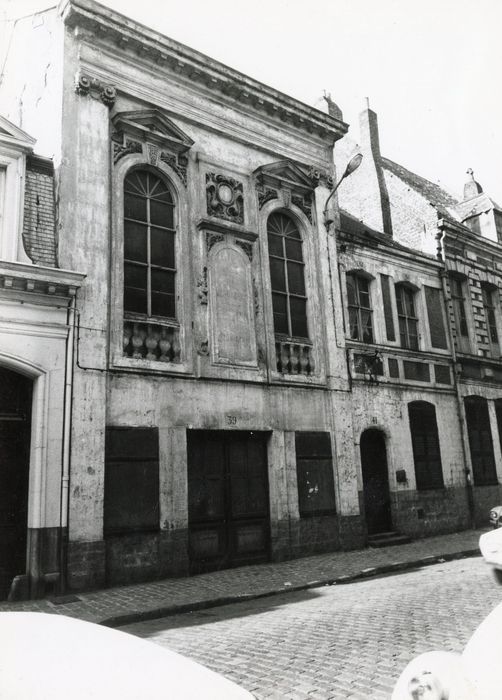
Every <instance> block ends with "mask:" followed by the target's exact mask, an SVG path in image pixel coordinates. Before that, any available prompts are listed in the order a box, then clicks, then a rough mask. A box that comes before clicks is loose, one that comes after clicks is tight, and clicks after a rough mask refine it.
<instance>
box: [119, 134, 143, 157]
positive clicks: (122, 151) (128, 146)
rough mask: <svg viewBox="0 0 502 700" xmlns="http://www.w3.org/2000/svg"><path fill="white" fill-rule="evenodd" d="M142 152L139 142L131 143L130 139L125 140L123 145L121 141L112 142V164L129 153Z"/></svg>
mask: <svg viewBox="0 0 502 700" xmlns="http://www.w3.org/2000/svg"><path fill="white" fill-rule="evenodd" d="M142 152H143V146H142V145H141V144H140V143H139V141H131V140H130V139H125V142H124V143H123V142H122V141H120V142H117V141H114V142H113V162H114V163H118V161H119V160H120V159H121V158H123V157H124V156H127V155H129V153H142Z"/></svg>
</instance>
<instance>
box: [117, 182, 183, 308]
mask: <svg viewBox="0 0 502 700" xmlns="http://www.w3.org/2000/svg"><path fill="white" fill-rule="evenodd" d="M174 214H175V206H174V201H173V197H172V194H171V192H170V190H169V188H168V186H167V185H166V183H165V182H164V180H162V179H161V178H160V177H159V176H158V175H156V174H154V173H153V172H151V171H149V170H139V169H138V170H132V171H131V172H130V173H129V174H128V175H127V177H126V178H125V181H124V313H125V314H126V316H128V317H135V316H138V317H141V318H150V317H154V318H155V317H159V318H175V316H176V308H175V306H176V305H175V276H176V267H175V223H174Z"/></svg>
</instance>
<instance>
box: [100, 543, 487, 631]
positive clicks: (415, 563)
mask: <svg viewBox="0 0 502 700" xmlns="http://www.w3.org/2000/svg"><path fill="white" fill-rule="evenodd" d="M480 556H481V553H480V551H479V549H466V550H463V551H460V552H453V553H449V554H436V555H432V556H427V557H421V558H420V559H414V560H412V561H402V562H394V563H393V564H383V565H381V566H375V567H369V568H367V569H362V570H361V571H358V572H356V573H354V574H343V575H340V576H336V577H334V578H327V579H323V580H319V581H309V582H308V583H301V584H297V585H294V586H293V585H288V586H282V587H281V588H274V589H271V590H270V591H265V592H263V593H241V594H239V595H229V596H222V597H219V598H213V599H210V600H203V601H197V602H194V603H184V604H181V605H167V606H161V607H156V608H151V609H150V610H138V611H133V612H128V613H124V614H120V615H113V616H111V617H107V618H104V619H103V620H101V621H100V622H99V624H100V625H103V626H104V627H121V626H123V625H130V624H133V623H136V622H146V621H148V620H155V619H158V618H160V617H172V616H174V615H183V614H186V613H190V612H198V611H200V610H209V609H210V608H217V607H221V606H223V605H233V604H235V603H244V602H248V601H250V600H258V599H260V598H268V597H270V596H275V595H280V594H281V593H293V592H298V591H306V590H311V589H313V588H320V587H322V586H335V585H343V584H346V583H353V582H355V581H361V580H365V579H368V578H377V577H378V576H385V575H387V574H392V573H397V572H399V571H406V570H412V569H418V568H420V567H423V566H431V565H433V564H442V563H443V562H446V561H454V560H456V559H467V558H469V557H480Z"/></svg>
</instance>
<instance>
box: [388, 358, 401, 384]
mask: <svg viewBox="0 0 502 700" xmlns="http://www.w3.org/2000/svg"><path fill="white" fill-rule="evenodd" d="M387 364H388V365H389V377H392V378H393V379H399V363H398V361H397V360H396V358H395V357H389V358H388V360H387Z"/></svg>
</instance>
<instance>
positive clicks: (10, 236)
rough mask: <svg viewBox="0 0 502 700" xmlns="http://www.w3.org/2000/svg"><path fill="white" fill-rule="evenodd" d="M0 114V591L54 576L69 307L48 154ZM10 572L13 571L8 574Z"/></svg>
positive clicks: (23, 589)
mask: <svg viewBox="0 0 502 700" xmlns="http://www.w3.org/2000/svg"><path fill="white" fill-rule="evenodd" d="M34 145H35V139H33V138H32V137H31V136H29V135H28V134H27V133H25V132H24V131H23V130H21V129H19V128H18V127H17V126H15V125H14V124H13V123H11V122H10V121H8V120H7V119H5V118H4V117H0V386H1V391H0V459H1V469H0V597H2V598H5V597H7V596H8V595H9V593H11V595H12V596H13V597H28V596H32V597H36V596H38V595H40V594H41V593H43V592H45V591H49V590H50V591H55V590H56V588H57V586H58V584H59V572H60V557H61V553H62V551H63V548H64V544H65V543H64V538H63V537H62V533H64V531H65V529H66V514H67V509H66V504H67V503H68V492H67V487H68V468H69V460H68V457H69V446H70V434H69V426H70V422H69V421H70V408H71V390H72V371H73V366H72V363H73V355H72V350H73V339H72V320H71V313H72V308H73V303H74V299H75V294H76V291H77V289H78V288H79V287H80V285H81V283H82V280H83V275H81V274H77V273H75V272H70V271H68V270H64V269H60V268H59V265H58V261H57V244H56V236H55V208H54V204H55V200H54V172H53V166H52V162H51V161H50V160H48V159H46V158H41V157H38V156H36V155H35V154H34V153H33V148H34ZM16 577H17V578H16Z"/></svg>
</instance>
